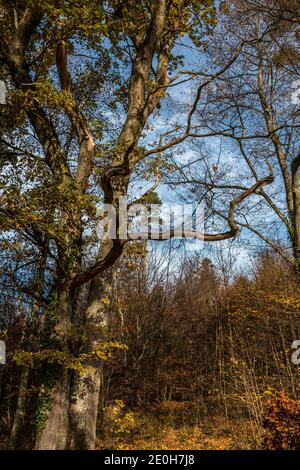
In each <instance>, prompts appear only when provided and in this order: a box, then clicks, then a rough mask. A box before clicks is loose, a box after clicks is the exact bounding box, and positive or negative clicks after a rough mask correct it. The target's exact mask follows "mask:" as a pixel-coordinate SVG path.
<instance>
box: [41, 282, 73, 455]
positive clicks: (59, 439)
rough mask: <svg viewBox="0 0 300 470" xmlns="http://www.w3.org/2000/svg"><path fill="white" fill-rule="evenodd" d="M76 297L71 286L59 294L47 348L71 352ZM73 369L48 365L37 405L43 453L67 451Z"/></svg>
mask: <svg viewBox="0 0 300 470" xmlns="http://www.w3.org/2000/svg"><path fill="white" fill-rule="evenodd" d="M72 305H73V298H72V295H71V293H70V290H69V289H68V288H67V287H62V288H61V289H60V292H58V294H57V299H56V300H55V302H54V308H53V310H52V309H51V308H50V309H49V311H48V312H47V314H48V316H49V318H48V319H46V329H48V330H49V331H46V334H47V337H46V341H48V344H47V343H46V348H49V347H50V348H51V349H54V350H61V351H63V352H65V353H66V354H68V353H69V344H68V339H69V338H68V335H69V331H70V322H71V317H72V315H71V313H72ZM70 376H71V374H70V370H69V369H68V368H66V367H64V366H61V365H57V364H46V366H45V370H44V376H43V379H42V386H41V390H40V396H39V399H38V405H37V414H36V420H37V437H36V443H35V448H36V449H39V450H64V449H66V448H67V443H68V433H69V405H70Z"/></svg>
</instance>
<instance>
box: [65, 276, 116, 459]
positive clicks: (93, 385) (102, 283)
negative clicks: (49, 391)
mask: <svg viewBox="0 0 300 470" xmlns="http://www.w3.org/2000/svg"><path fill="white" fill-rule="evenodd" d="M111 281H112V270H108V271H107V272H106V273H105V275H103V276H102V277H97V278H95V279H93V280H92V281H91V285H90V289H89V295H88V304H87V309H86V315H85V329H86V333H87V340H86V342H85V344H84V345H83V346H82V348H81V352H91V351H92V350H93V349H94V348H95V347H97V345H99V343H101V342H102V341H103V340H104V339H105V329H106V326H107V308H108V307H107V303H106V302H103V299H104V298H105V299H106V298H107V297H109V296H110V292H111ZM86 366H87V367H88V370H87V372H86V373H84V374H83V375H79V374H76V376H74V378H73V382H72V390H71V406H70V419H71V435H70V447H71V448H74V449H88V450H93V449H95V441H96V428H97V417H98V410H99V398H100V390H101V381H102V363H101V360H99V359H98V358H91V359H90V360H89V361H88V362H87V364H86Z"/></svg>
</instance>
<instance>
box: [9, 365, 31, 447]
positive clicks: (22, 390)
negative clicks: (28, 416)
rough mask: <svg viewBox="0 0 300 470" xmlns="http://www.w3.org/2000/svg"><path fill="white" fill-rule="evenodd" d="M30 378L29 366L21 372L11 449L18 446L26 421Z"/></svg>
mask: <svg viewBox="0 0 300 470" xmlns="http://www.w3.org/2000/svg"><path fill="white" fill-rule="evenodd" d="M28 379H29V368H28V367H24V368H23V370H22V372H21V377H20V383H19V396H18V402H17V409H16V413H15V416H14V422H13V425H12V429H11V435H10V447H11V449H15V448H16V447H17V441H18V437H19V433H20V429H21V427H22V424H23V422H24V417H25V409H26V396H27V385H28Z"/></svg>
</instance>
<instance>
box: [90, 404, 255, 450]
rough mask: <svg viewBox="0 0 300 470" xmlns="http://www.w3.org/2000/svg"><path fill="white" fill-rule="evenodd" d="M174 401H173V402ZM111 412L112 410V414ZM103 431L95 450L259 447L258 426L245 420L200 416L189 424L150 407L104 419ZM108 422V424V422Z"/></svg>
mask: <svg viewBox="0 0 300 470" xmlns="http://www.w3.org/2000/svg"><path fill="white" fill-rule="evenodd" d="M173 403H175V404H176V402H173ZM112 414H114V413H112ZM105 421H106V423H105V424H106V425H105V429H106V432H105V434H101V433H100V434H99V437H98V441H97V449H118V450H143V449H145V450H174V449H176V450H235V449H241V450H242V449H245V450H248V449H249V450H250V449H259V448H260V445H259V442H260V436H259V432H260V431H259V429H258V428H257V427H256V426H255V425H254V423H253V422H252V421H250V420H249V419H246V418H245V417H244V418H242V419H229V418H225V417H222V416H206V417H202V418H199V420H198V421H199V423H198V424H197V425H196V424H195V423H191V422H190V421H191V420H190V410H189V411H188V412H187V414H186V415H185V414H184V413H182V412H181V413H178V412H177V410H176V411H169V412H166V410H161V407H159V408H158V407H153V408H150V409H148V410H147V411H146V412H145V411H143V412H142V411H141V410H135V411H134V412H130V413H125V414H123V416H122V417H120V416H118V415H117V414H115V416H114V417H113V418H112V416H110V419H109V420H108V419H107V418H106V419H105ZM108 421H110V423H108Z"/></svg>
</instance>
